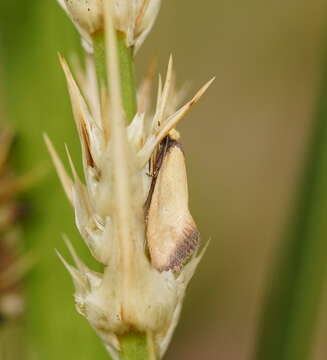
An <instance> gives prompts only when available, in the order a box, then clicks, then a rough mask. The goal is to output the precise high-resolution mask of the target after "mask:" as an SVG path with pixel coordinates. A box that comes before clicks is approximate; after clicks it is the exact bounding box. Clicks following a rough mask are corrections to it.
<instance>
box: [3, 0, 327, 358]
mask: <svg viewBox="0 0 327 360" xmlns="http://www.w3.org/2000/svg"><path fill="white" fill-rule="evenodd" d="M1 1H3V5H5V6H4V8H3V9H6V10H8V9H9V10H10V15H8V16H9V18H8V19H5V18H4V12H3V11H2V14H3V19H2V21H3V23H2V24H1V25H2V30H3V34H2V36H1V38H0V39H2V46H1V49H2V52H3V57H4V58H5V60H4V72H5V77H4V82H5V89H7V94H8V96H7V97H8V99H7V100H8V101H7V103H8V108H9V111H8V112H9V115H8V117H9V118H10V120H11V119H13V120H12V121H13V122H14V123H16V124H18V127H19V124H21V123H22V122H24V121H25V127H24V129H25V130H24V131H25V134H26V138H28V137H29V139H30V140H29V141H30V142H32V140H31V132H36V133H39V134H40V140H39V142H38V145H37V146H38V148H37V149H38V152H37V150H35V151H34V152H32V150H31V153H30V154H29V155H26V156H29V157H30V163H32V160H31V159H32V158H33V156H34V157H35V162H38V161H39V160H40V161H43V162H48V161H49V159H48V157H47V155H46V154H45V151H44V148H43V144H42V140H41V133H42V131H44V130H47V131H48V132H49V133H50V134H51V133H52V132H53V133H54V132H56V131H57V132H59V131H58V126H65V132H62V133H63V135H62V137H63V138H62V139H61V138H60V137H59V136H57V138H55V140H56V143H57V144H60V143H63V142H64V141H67V139H68V140H69V139H70V140H69V141H70V143H72V144H73V153H74V151H75V155H76V158H77V156H78V155H77V154H78V152H77V151H78V150H76V149H77V145H76V138H75V135H74V134H75V133H74V129H73V120H72V119H70V117H71V115H70V113H69V110H68V109H69V105H68V101H67V100H66V99H65V97H67V94H66V90H65V84H64V80H63V77H62V74H61V72H60V70H59V65H58V63H57V61H56V51H57V50H60V51H62V52H64V54H66V55H67V54H69V53H70V49H71V48H72V47H73V46H74V47H75V48H76V47H77V45H76V44H77V40H76V35H75V34H74V30H73V28H72V26H71V25H70V24H69V22H68V20H67V19H65V15H64V14H63V13H62V11H60V9H59V7H58V6H57V5H56V4H54V2H55V1H54V0H38V1H35V3H33V5H31V6H30V5H27V4H25V2H24V1H23V0H14V1H12V3H11V4H10V0H1ZM30 7H32V9H30ZM19 8H23V10H22V11H20V17H19V18H17V15H16V9H19ZM0 9H1V8H0ZM20 10H21V9H20ZM17 11H18V10H17ZM326 15H327V3H326V1H324V0H313V1H305V0H297V1H292V0H286V1H258V0H250V1H246V2H245V1H242V0H236V1H227V0H219V1H212V0H211V1H209V0H204V1H201V2H199V1H195V0H163V6H162V11H161V14H160V16H159V19H158V23H157V25H156V26H155V28H154V30H153V33H152V34H151V36H150V37H149V39H148V40H147V42H146V44H145V46H144V48H143V49H142V50H141V51H140V53H139V54H138V56H137V65H138V77H139V78H141V75H142V74H143V73H144V72H145V71H146V67H147V65H148V64H149V62H150V61H151V59H152V58H153V56H155V57H156V58H158V60H159V69H160V71H161V72H162V73H164V72H165V68H166V64H167V62H168V57H169V54H170V53H173V55H174V62H175V68H176V71H177V78H178V81H179V84H181V85H182V84H183V83H184V82H190V84H191V88H192V89H193V90H195V89H197V88H199V87H200V85H202V84H203V83H204V82H205V81H206V80H208V79H209V78H210V77H212V76H213V75H215V76H216V81H215V83H214V85H213V86H212V87H211V89H210V90H209V92H208V93H207V94H206V95H205V97H204V99H203V100H201V102H200V103H199V104H198V105H196V106H195V107H194V108H193V110H192V112H191V113H190V115H189V116H188V117H187V118H186V119H185V120H183V123H182V124H181V126H180V128H179V129H180V130H181V133H182V142H183V144H184V147H185V150H186V154H187V165H188V171H189V185H190V198H191V207H192V210H193V215H194V217H195V219H196V220H197V223H198V226H199V228H200V230H201V232H202V238H203V241H206V240H207V239H209V238H210V239H211V244H210V247H209V249H208V251H207V254H206V256H205V258H204V260H203V262H202V264H201V266H200V268H199V270H198V272H197V274H196V276H195V277H194V280H193V281H192V283H191V286H190V288H189V291H188V296H187V298H186V301H185V307H184V312H183V315H182V319H181V322H180V325H179V327H178V329H177V332H176V336H175V338H174V340H173V343H172V346H171V348H170V350H169V353H168V354H167V357H166V358H167V359H171V360H174V359H176V360H177V359H199V358H202V359H208V360H209V359H226V360H234V359H235V360H236V359H237V360H245V359H251V354H252V347H253V344H254V337H255V335H256V325H257V320H258V316H259V311H260V308H261V304H262V294H263V291H264V289H265V287H266V286H267V273H268V272H269V265H270V263H271V259H272V257H273V255H274V253H275V250H276V247H277V246H278V243H279V239H280V235H281V233H282V230H283V225H284V224H285V222H286V217H287V215H288V213H289V210H290V206H291V203H292V197H293V196H294V188H295V185H296V184H297V181H298V174H299V170H300V167H301V164H302V160H303V155H304V153H305V148H306V147H305V145H306V144H307V140H308V137H309V134H310V131H311V125H312V115H313V112H314V110H315V105H316V101H317V94H318V90H319V80H320V77H321V69H322V66H321V65H322V64H321V60H322V53H323V47H324V45H325V44H324V42H325V40H326V39H325V35H326V34H327V16H326ZM10 19H11V20H10ZM41 20H42V21H41ZM31 28H32V30H31ZM25 30H26V31H32V32H33V35H32V36H28V35H26V33H25ZM68 34H69V35H68ZM68 37H69V39H71V40H67V39H68ZM17 48H19V49H20V50H19V52H18V54H19V55H16V56H15V50H16V49H17ZM19 69H20V70H19ZM45 69H47V70H45ZM17 71H18V72H17ZM26 72H29V74H26ZM36 77H39V78H40V80H37V81H36V85H35V83H33V82H34V80H35V78H36ZM41 78H42V79H41ZM36 88H37V89H36ZM17 94H19V95H17ZM42 94H48V96H45V95H42ZM39 96H44V98H42V99H41V100H40V97H39ZM60 97H61V100H60ZM22 99H25V100H22ZM58 99H59V100H58ZM20 101H22V102H24V101H25V103H24V104H25V108H24V109H21V110H10V108H14V107H15V106H17V107H18V106H22V105H21V104H20ZM38 102H39V103H40V104H39V106H38V107H37V103H38ZM26 104H28V106H27V107H30V106H31V107H33V109H36V108H39V109H40V110H39V111H37V112H35V110H34V112H32V111H30V112H29V111H27V110H26ZM30 104H32V105H30ZM33 104H34V105H33ZM63 116H64V117H65V119H67V122H71V123H68V124H69V125H67V124H65V125H58V123H56V120H55V119H62V117H63ZM58 121H59V120H58ZM26 122H28V123H29V124H30V130H26V128H27V126H26ZM24 131H23V133H24ZM74 146H75V150H74ZM40 149H42V150H40ZM40 151H41V154H40V155H39V156H40V159H38V158H37V156H38V155H35V154H39V152H40ZM51 177H52V179H51V180H50V184H51V195H50V194H49V198H53V197H58V196H59V199H60V202H61V204H64V205H61V204H60V205H58V204H57V205H56V206H57V207H56V211H57V213H56V214H57V215H56V216H54V217H53V218H52V219H51V222H52V223H56V224H57V225H56V227H57V231H56V233H53V232H51V234H47V237H46V238H44V242H43V243H42V245H40V248H41V249H44V248H48V250H46V252H44V253H43V254H44V258H43V260H42V261H43V262H44V266H43V269H44V270H49V269H55V270H54V271H55V274H53V273H52V274H51V275H47V274H46V273H45V272H43V273H41V271H40V272H39V273H38V274H37V275H35V276H34V278H33V277H32V280H33V279H35V277H36V279H38V280H37V281H38V284H39V286H38V285H33V286H32V288H33V289H34V290H35V291H37V293H38V297H37V301H38V303H39V304H40V305H39V306H40V309H41V308H42V309H43V310H42V311H41V310H40V311H39V312H38V311H36V310H33V313H34V314H36V313H37V314H38V315H39V316H40V318H41V320H40V322H39V323H38V324H36V325H35V326H34V327H33V328H34V329H35V328H38V329H39V328H40V326H41V327H42V326H43V327H44V328H43V329H39V330H38V331H36V333H35V335H33V336H32V337H33V341H34V342H35V343H36V344H38V345H39V346H40V347H46V346H48V348H47V349H48V351H49V355H48V357H47V358H49V359H54V357H52V351H53V349H58V348H60V343H61V341H64V338H65V337H71V339H72V341H71V342H72V349H73V348H74V346H81V347H83V340H81V338H79V337H78V334H80V335H81V334H82V333H83V334H84V332H83V331H84V330H81V329H84V328H83V327H85V328H86V327H87V326H88V325H87V324H86V321H84V320H83V319H81V320H80V319H78V315H77V314H75V312H74V309H73V305H72V298H71V297H72V296H71V292H72V286H71V285H70V283H69V279H68V275H67V274H66V273H65V272H64V270H63V269H61V265H60V264H59V262H58V261H57V260H56V259H55V255H54V252H53V248H54V247H55V246H56V247H59V248H60V249H62V248H63V244H62V240H61V239H60V233H61V232H63V231H68V232H69V231H70V230H68V229H70V227H73V226H74V225H73V217H72V215H71V210H70V209H69V207H68V205H67V204H66V202H65V199H64V196H63V195H62V192H61V189H60V187H59V183H58V182H57V180H56V178H55V175H54V173H53V172H51ZM48 186H50V185H48ZM48 190H49V188H48ZM58 194H60V195H58ZM43 201H44V203H43V206H44V208H43V210H42V211H40V213H41V212H42V214H44V212H45V211H46V209H48V208H50V207H51V206H52V205H51V204H52V203H51V201H52V200H49V199H48V197H46V198H44V199H43ZM54 201H55V200H53V202H54ZM58 201H59V200H58ZM65 206H66V207H65ZM58 209H59V210H58ZM59 211H60V213H59ZM67 214H70V215H67ZM60 216H62V217H64V216H65V217H66V220H62V222H61V221H60ZM40 221H42V216H41V220H40ZM64 222H65V223H64ZM61 224H62V225H61ZM61 227H62V228H61ZM76 239H78V237H76ZM77 241H78V240H77ZM32 247H33V246H32ZM42 251H43V250H42ZM85 254H87V253H86V252H85ZM86 256H87V255H86ZM51 267H52V268H51ZM54 278H56V279H54ZM58 279H62V283H63V286H62V288H56V286H57V285H58ZM40 284H44V289H43V290H42V289H40V286H41V285H40ZM43 296H44V298H43ZM55 296H57V297H58V298H59V299H60V300H58V301H60V309H58V308H57V306H56V304H55V303H54V302H53V298H54V297H55ZM30 298H32V299H35V298H36V297H30ZM326 300H327V298H326ZM46 307H48V309H49V311H48V312H51V314H52V315H51V316H52V317H53V319H55V317H56V318H57V319H58V314H60V313H61V314H62V313H64V314H65V321H66V322H67V324H63V323H61V324H60V321H58V320H57V322H58V323H56V324H53V323H52V324H49V323H48V321H47V320H46V317H47V315H48V312H47V311H46V310H44V309H45V308H46ZM69 317H71V318H72V322H74V321H75V322H76V324H78V329H77V331H75V330H74V329H76V325H74V326H73V325H69V324H68V320H67V318H69ZM29 319H31V316H30V317H29ZM42 319H43V320H42ZM76 319H78V320H76ZM31 321H32V320H31ZM33 321H34V320H33ZM54 322H56V321H54ZM320 322H321V324H320V328H321V329H320V332H319V334H318V335H319V336H317V344H316V352H315V354H316V355H315V357H314V360H318V359H324V358H325V357H326V354H327V348H326V335H325V334H326V332H325V331H324V329H325V330H326V327H327V306H325V316H324V317H323V316H321V319H320ZM74 324H75V323H74ZM60 326H62V327H63V328H65V329H67V332H66V333H65V334H61V335H60V336H61V337H62V339H61V340H58V329H60ZM48 327H49V329H48ZM47 331H48V332H49V333H51V335H50V336H49V338H51V340H48V339H46V337H47V335H46V332H47ZM41 333H42V335H40V334H41ZM85 333H87V336H89V337H91V338H92V339H93V336H94V335H93V334H92V333H91V332H90V331H89V330H85ZM74 336H75V337H74ZM94 337H95V336H94ZM78 339H80V340H78ZM74 341H75V342H76V341H77V342H82V343H74ZM92 341H97V340H92ZM45 344H47V345H45ZM85 344H87V341H85ZM96 346H99V347H100V346H101V345H100V344H99V343H97V344H96ZM85 348H86V345H85ZM36 353H37V352H36ZM41 353H42V352H41ZM46 353H47V351H45V350H44V351H43V354H46ZM57 353H58V354H62V356H65V355H64V354H65V353H66V354H68V353H69V352H65V351H64V350H62V351H61V352H60V350H57ZM71 353H73V354H74V353H76V352H74V351H73V350H72V351H71ZM89 355H91V354H89ZM53 356H54V355H53ZM102 356H104V355H102ZM32 358H33V359H41V358H42V357H40V356H39V357H37V356H35V357H32ZM63 358H66V357H63ZM67 358H69V357H67ZM76 358H77V357H76ZM80 358H81V357H80ZM88 358H89V359H90V358H92V357H89V356H87V355H85V359H88ZM97 358H99V359H100V357H97ZM103 358H105V357H103ZM43 359H44V357H43ZM81 359H82V358H81ZM83 359H84V358H83Z"/></svg>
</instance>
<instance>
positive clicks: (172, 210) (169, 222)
mask: <svg viewBox="0 0 327 360" xmlns="http://www.w3.org/2000/svg"><path fill="white" fill-rule="evenodd" d="M157 160H158V162H159V165H158V166H157V174H155V176H154V179H153V184H152V185H153V186H152V190H151V191H152V194H150V198H149V205H148V212H147V241H148V247H149V252H150V257H151V262H152V265H153V266H154V267H155V268H156V269H158V270H159V271H168V270H172V271H178V270H179V269H180V268H181V266H182V265H183V264H184V263H185V262H186V261H187V259H188V258H189V257H190V256H191V255H192V254H193V253H194V251H195V250H196V248H197V246H198V244H199V232H198V230H197V228H196V225H195V222H194V220H193V218H192V216H191V214H190V211H189V208H188V185H187V175H186V167H185V158H184V153H183V151H182V148H181V145H180V144H179V143H178V142H177V141H175V140H173V139H171V138H170V137H167V138H166V139H164V140H163V142H162V144H161V149H160V151H159V153H158V155H157Z"/></svg>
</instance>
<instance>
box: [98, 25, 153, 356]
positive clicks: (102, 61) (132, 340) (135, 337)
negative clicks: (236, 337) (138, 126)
mask: <svg viewBox="0 0 327 360" xmlns="http://www.w3.org/2000/svg"><path fill="white" fill-rule="evenodd" d="M93 42H94V56H95V63H96V71H97V77H98V81H99V84H100V86H105V84H106V82H107V66H106V49H105V43H106V42H105V36H104V33H103V32H101V33H100V32H98V33H96V34H95V35H94V36H93ZM117 52H118V59H119V69H120V81H121V83H120V85H121V92H122V94H121V95H122V102H123V108H124V111H125V115H126V121H127V123H130V122H131V121H132V120H133V118H134V116H135V114H136V112H137V101H136V85H135V76H134V56H133V48H132V47H127V46H126V42H125V36H124V35H123V34H122V33H121V32H117ZM109 77H110V74H109ZM120 345H121V352H120V357H121V360H156V355H155V353H154V347H153V346H151V345H152V344H151V338H150V337H149V336H147V334H141V333H133V332H131V333H127V334H125V335H123V336H121V337H120Z"/></svg>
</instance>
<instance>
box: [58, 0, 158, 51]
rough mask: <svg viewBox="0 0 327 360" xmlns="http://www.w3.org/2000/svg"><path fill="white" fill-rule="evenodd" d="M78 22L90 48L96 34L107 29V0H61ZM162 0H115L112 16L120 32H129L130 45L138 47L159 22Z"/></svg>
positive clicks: (77, 26)
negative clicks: (104, 3) (105, 13)
mask: <svg viewBox="0 0 327 360" xmlns="http://www.w3.org/2000/svg"><path fill="white" fill-rule="evenodd" d="M58 2H59V4H60V5H61V7H62V8H63V9H64V10H65V12H66V13H67V14H68V16H69V17H70V18H71V20H72V21H73V23H74V24H75V26H76V28H77V30H78V31H79V32H80V34H81V36H82V38H83V40H84V42H85V44H86V45H87V48H88V49H92V36H93V35H94V34H96V33H97V32H100V31H103V30H104V5H103V0H58ZM160 5H161V0H113V9H112V13H113V14H112V15H113V18H114V26H115V29H116V30H117V31H120V32H122V33H124V34H125V38H126V45H127V46H128V47H129V46H133V47H134V48H135V50H137V49H138V48H139V47H140V46H141V45H142V43H143V42H144V40H145V38H146V37H147V35H148V34H149V32H150V30H151V28H152V26H153V24H154V23H155V20H156V17H157V15H158V12H159V9H160Z"/></svg>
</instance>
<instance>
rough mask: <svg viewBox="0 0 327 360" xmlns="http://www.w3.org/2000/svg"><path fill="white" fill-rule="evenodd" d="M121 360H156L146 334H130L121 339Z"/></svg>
mask: <svg viewBox="0 0 327 360" xmlns="http://www.w3.org/2000/svg"><path fill="white" fill-rule="evenodd" d="M120 346H121V354H120V356H121V360H156V356H155V354H153V352H152V351H151V346H149V343H148V337H147V336H146V335H145V334H136V333H129V334H126V335H124V336H122V337H121V338H120Z"/></svg>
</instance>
